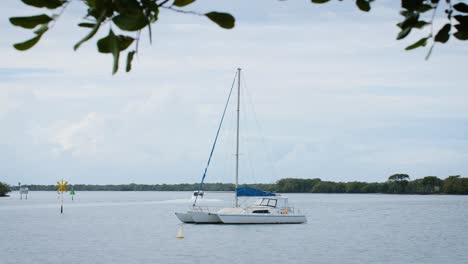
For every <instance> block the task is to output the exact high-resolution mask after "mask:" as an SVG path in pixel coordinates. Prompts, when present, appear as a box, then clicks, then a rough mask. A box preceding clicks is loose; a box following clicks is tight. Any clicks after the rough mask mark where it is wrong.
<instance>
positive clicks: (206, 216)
mask: <svg viewBox="0 0 468 264" xmlns="http://www.w3.org/2000/svg"><path fill="white" fill-rule="evenodd" d="M192 219H193V221H194V222H195V223H197V224H217V223H222V222H221V219H219V217H218V215H217V214H215V213H208V212H192Z"/></svg>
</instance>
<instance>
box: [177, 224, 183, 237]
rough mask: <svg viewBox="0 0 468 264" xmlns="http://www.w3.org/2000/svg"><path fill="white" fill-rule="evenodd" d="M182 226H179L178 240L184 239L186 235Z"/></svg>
mask: <svg viewBox="0 0 468 264" xmlns="http://www.w3.org/2000/svg"><path fill="white" fill-rule="evenodd" d="M182 231H183V230H182V225H179V231H178V232H177V236H176V238H184V234H183V232H182Z"/></svg>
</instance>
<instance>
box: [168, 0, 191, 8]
mask: <svg viewBox="0 0 468 264" xmlns="http://www.w3.org/2000/svg"><path fill="white" fill-rule="evenodd" d="M193 2H195V0H175V1H174V3H173V5H175V6H178V7H183V6H186V5H190V4H191V3H193Z"/></svg>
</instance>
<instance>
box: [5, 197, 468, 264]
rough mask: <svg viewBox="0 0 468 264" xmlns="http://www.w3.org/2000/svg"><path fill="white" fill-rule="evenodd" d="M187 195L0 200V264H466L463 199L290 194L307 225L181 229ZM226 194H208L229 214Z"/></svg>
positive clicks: (467, 212) (467, 201)
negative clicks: (179, 213)
mask: <svg viewBox="0 0 468 264" xmlns="http://www.w3.org/2000/svg"><path fill="white" fill-rule="evenodd" d="M190 195H191V193H190V192H77V195H76V196H75V201H71V198H70V196H69V195H66V196H65V198H66V199H65V207H64V214H63V215H60V207H59V201H58V199H57V198H58V197H57V193H55V192H30V193H29V199H28V200H27V201H26V200H19V195H18V194H17V193H11V197H8V198H0V235H1V240H0V263H2V264H12V263H35V264H36V263H37V264H42V263H51V264H53V263H67V264H74V263H77V264H78V263H80V264H83V263H125V264H131V263H337V264H338V263H460V264H462V263H468V239H467V234H468V196H450V195H431V196H429V195H427V196H420V195H380V194H288V195H287V196H288V197H289V198H290V202H292V203H293V204H294V205H295V206H296V207H299V208H300V209H302V211H303V212H304V213H305V214H306V215H307V218H308V223H306V224H299V225H184V235H185V238H184V239H177V238H175V236H176V234H177V228H178V224H179V222H178V220H177V218H176V217H175V215H174V212H175V211H183V210H186V209H187V208H188V206H189V204H190V203H189V198H190ZM231 197H232V194H228V193H207V198H208V199H210V200H209V201H208V202H207V204H209V205H213V206H229V204H230V203H231Z"/></svg>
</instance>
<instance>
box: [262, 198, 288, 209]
mask: <svg viewBox="0 0 468 264" xmlns="http://www.w3.org/2000/svg"><path fill="white" fill-rule="evenodd" d="M254 205H255V206H268V207H272V208H285V207H288V198H286V197H280V196H274V197H262V198H259V199H258V200H257V201H255V204H254Z"/></svg>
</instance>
